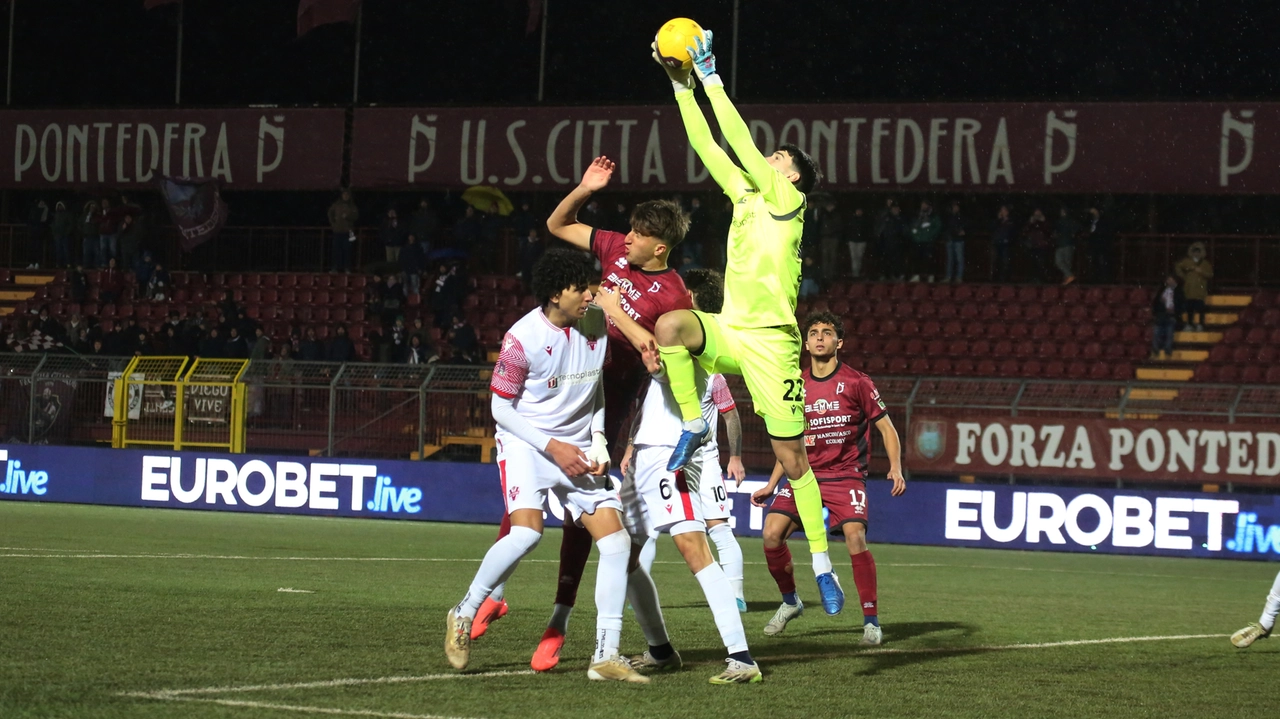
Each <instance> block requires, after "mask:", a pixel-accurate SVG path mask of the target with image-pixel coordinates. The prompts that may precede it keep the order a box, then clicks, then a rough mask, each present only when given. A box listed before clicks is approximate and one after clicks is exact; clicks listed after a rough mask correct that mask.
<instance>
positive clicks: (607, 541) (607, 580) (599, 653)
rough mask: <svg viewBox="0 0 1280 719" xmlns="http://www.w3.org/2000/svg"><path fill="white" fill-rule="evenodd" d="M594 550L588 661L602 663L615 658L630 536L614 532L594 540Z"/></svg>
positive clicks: (620, 624) (629, 554) (618, 642)
mask: <svg viewBox="0 0 1280 719" xmlns="http://www.w3.org/2000/svg"><path fill="white" fill-rule="evenodd" d="M596 548H598V549H599V550H600V564H599V565H598V566H597V567H596V651H595V655H594V656H593V657H592V659H591V661H592V662H602V661H604V660H606V659H609V658H611V657H616V656H618V645H619V644H620V643H621V641H622V609H623V607H625V606H626V604H627V565H628V564H629V563H630V562H631V535H629V534H627V533H626V531H624V530H618V531H617V532H614V533H613V534H610V535H609V536H607V537H601V538H600V539H598V540H596Z"/></svg>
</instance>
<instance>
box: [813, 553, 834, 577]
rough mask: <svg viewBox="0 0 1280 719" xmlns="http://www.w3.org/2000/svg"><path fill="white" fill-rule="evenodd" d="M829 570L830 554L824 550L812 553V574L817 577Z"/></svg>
mask: <svg viewBox="0 0 1280 719" xmlns="http://www.w3.org/2000/svg"><path fill="white" fill-rule="evenodd" d="M830 571H831V555H829V554H827V553H826V552H815V553H814V555H813V576H815V577H817V576H820V575H823V574H826V573H827V572H830Z"/></svg>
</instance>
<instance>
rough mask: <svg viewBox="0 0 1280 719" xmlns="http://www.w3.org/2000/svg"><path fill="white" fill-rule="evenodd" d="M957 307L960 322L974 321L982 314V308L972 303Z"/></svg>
mask: <svg viewBox="0 0 1280 719" xmlns="http://www.w3.org/2000/svg"><path fill="white" fill-rule="evenodd" d="M959 307H960V309H959V311H958V313H959V316H960V319H962V320H975V319H978V317H979V316H980V315H981V314H982V306H981V305H978V304H975V303H972V302H970V303H968V304H963V305H959Z"/></svg>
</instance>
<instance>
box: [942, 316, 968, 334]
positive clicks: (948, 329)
mask: <svg viewBox="0 0 1280 719" xmlns="http://www.w3.org/2000/svg"><path fill="white" fill-rule="evenodd" d="M942 336H943V337H963V336H964V325H961V324H960V321H959V320H952V321H950V322H948V323H946V324H945V325H943V326H942Z"/></svg>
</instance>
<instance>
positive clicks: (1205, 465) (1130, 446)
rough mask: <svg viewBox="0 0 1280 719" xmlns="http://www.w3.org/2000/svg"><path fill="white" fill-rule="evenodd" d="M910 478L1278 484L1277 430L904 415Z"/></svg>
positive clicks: (1279, 435)
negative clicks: (908, 418)
mask: <svg viewBox="0 0 1280 719" xmlns="http://www.w3.org/2000/svg"><path fill="white" fill-rule="evenodd" d="M906 449H907V466H908V467H910V468H911V471H912V472H914V473H916V474H928V475H958V474H971V475H976V476H980V477H981V476H1007V475H1015V476H1028V477H1035V476H1040V477H1060V478H1074V479H1114V478H1117V477H1118V478H1120V479H1127V480H1134V481H1139V482H1169V481H1178V482H1188V483H1195V484H1205V483H1209V484H1213V483H1223V482H1234V483H1237V484H1255V485H1271V486H1276V487H1280V427H1274V426H1266V425H1261V426H1250V425H1240V424H1207V423H1186V422H1164V421H1153V420H1126V421H1123V422H1121V421H1119V420H1102V419H1079V420H1072V419H1063V418H1061V417H1054V418H1051V419H1050V418H1039V417H1028V418H1023V417H1016V418H1010V417H970V418H965V419H960V418H957V417H952V416H947V415H945V414H942V413H936V412H920V413H916V414H913V415H912V416H911V425H910V427H909V428H908V430H907V448H906Z"/></svg>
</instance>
